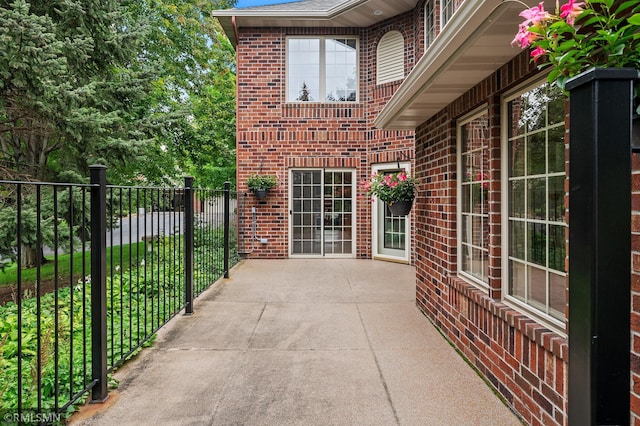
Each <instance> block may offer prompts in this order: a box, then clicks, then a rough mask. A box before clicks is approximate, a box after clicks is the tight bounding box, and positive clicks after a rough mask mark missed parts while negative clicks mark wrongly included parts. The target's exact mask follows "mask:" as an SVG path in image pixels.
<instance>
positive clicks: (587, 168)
mask: <svg viewBox="0 0 640 426" xmlns="http://www.w3.org/2000/svg"><path fill="white" fill-rule="evenodd" d="M637 77H638V72H637V70H635V69H632V68H594V69H591V70H588V71H586V72H584V73H582V74H580V75H578V76H576V77H575V78H573V79H571V80H570V81H568V82H567V84H566V88H567V90H569V93H570V95H569V102H570V111H569V113H570V120H569V122H570V127H569V136H570V142H569V159H570V176H569V333H568V334H569V372H568V378H569V383H568V391H569V413H568V418H569V424H571V425H583V424H629V400H630V397H629V392H630V389H629V383H630V380H631V378H630V370H629V367H630V339H631V330H630V302H631V300H630V299H631V296H630V295H631V288H630V281H631V266H630V263H631V262H630V256H631V139H632V137H631V136H632V130H631V129H632V119H631V117H632V110H633V83H634V80H635V79H637Z"/></svg>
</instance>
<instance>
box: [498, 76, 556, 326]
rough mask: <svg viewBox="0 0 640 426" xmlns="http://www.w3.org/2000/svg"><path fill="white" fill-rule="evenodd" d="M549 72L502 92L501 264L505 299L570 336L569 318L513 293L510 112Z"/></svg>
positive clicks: (525, 312)
mask: <svg viewBox="0 0 640 426" xmlns="http://www.w3.org/2000/svg"><path fill="white" fill-rule="evenodd" d="M546 81H547V80H546V73H545V76H544V77H542V78H540V77H539V76H537V77H535V78H533V79H531V80H529V81H527V82H525V83H523V84H521V85H520V86H518V87H517V88H515V89H514V90H512V91H510V92H507V93H505V94H504V95H503V96H502V99H501V103H500V110H501V118H500V151H501V158H500V164H501V171H500V180H501V185H500V191H501V195H502V196H501V200H502V201H501V209H500V213H501V219H502V221H501V229H502V232H501V239H502V241H501V253H502V259H501V260H502V261H501V264H500V267H501V269H502V274H501V275H502V295H503V296H502V299H503V302H504V303H505V304H506V305H508V306H509V307H511V308H513V309H514V310H516V311H520V312H522V313H524V314H525V315H528V316H530V317H532V318H533V319H535V320H536V321H539V322H540V323H542V324H543V325H545V326H546V327H548V328H549V329H550V330H552V331H554V332H556V333H558V334H560V335H561V336H563V337H567V331H568V329H567V320H568V318H566V319H565V320H564V321H560V320H558V319H557V318H554V317H552V316H551V315H547V314H546V313H544V312H541V311H540V310H538V309H535V308H533V307H532V306H530V305H528V304H526V303H523V302H522V301H520V300H518V299H517V298H515V297H513V296H510V295H509V150H508V139H509V126H510V125H511V121H510V117H509V116H508V114H507V112H508V108H507V105H508V103H509V102H510V101H511V100H513V99H514V98H515V97H516V96H518V95H520V94H522V93H525V92H527V91H528V90H531V89H533V88H535V87H538V86H540V85H542V84H544V83H545V82H546ZM567 303H568V301H567Z"/></svg>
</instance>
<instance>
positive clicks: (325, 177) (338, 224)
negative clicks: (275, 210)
mask: <svg viewBox="0 0 640 426" xmlns="http://www.w3.org/2000/svg"><path fill="white" fill-rule="evenodd" d="M353 186H354V180H353V171H351V170H324V171H323V170H292V172H291V216H292V218H291V220H292V224H291V236H290V239H291V254H292V255H312V256H313V255H318V256H333V255H335V256H344V255H352V254H353V253H354V248H353V243H354V238H353V233H354V227H353V222H354V218H353V215H354V201H353V196H354V193H355V190H354V188H353Z"/></svg>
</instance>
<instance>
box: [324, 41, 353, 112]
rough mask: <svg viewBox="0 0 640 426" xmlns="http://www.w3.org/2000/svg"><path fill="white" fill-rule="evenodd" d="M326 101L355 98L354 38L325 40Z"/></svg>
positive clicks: (345, 100)
mask: <svg viewBox="0 0 640 426" xmlns="http://www.w3.org/2000/svg"><path fill="white" fill-rule="evenodd" d="M325 73H326V82H325V83H326V92H327V93H326V97H325V100H327V101H337V102H347V101H355V100H356V84H357V77H356V75H357V61H356V41H355V39H326V40H325Z"/></svg>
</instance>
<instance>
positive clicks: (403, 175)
mask: <svg viewBox="0 0 640 426" xmlns="http://www.w3.org/2000/svg"><path fill="white" fill-rule="evenodd" d="M398 180H399V181H401V182H404V181H406V180H407V174H406V173H405V172H400V173H399V174H398Z"/></svg>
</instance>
